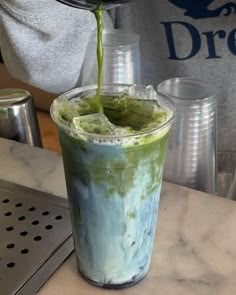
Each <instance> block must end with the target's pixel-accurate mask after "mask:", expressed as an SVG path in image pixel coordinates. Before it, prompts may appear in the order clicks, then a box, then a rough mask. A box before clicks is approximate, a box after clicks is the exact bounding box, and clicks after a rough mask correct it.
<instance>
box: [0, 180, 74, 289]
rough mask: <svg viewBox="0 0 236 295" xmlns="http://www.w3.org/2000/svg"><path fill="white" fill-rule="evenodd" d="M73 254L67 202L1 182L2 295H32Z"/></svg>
mask: <svg viewBox="0 0 236 295" xmlns="http://www.w3.org/2000/svg"><path fill="white" fill-rule="evenodd" d="M72 251H73V240H72V234H71V224H70V216H69V210H68V203H67V200H65V199H62V198H59V197H55V196H52V195H49V194H46V193H42V192H39V191H36V190H32V189H29V188H25V187H22V186H20V185H16V184H13V183H10V182H6V181H2V180H0V294H1V295H12V294H17V295H32V294H34V293H35V292H37V291H38V289H39V288H40V287H41V286H42V284H43V283H44V282H45V281H46V280H47V279H48V278H49V276H50V275H51V274H52V273H53V272H54V271H55V270H56V269H57V267H58V266H59V265H60V264H61V263H62V262H63V261H64V260H65V258H66V257H67V256H68V255H69V254H70V253H71V252H72Z"/></svg>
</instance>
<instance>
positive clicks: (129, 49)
mask: <svg viewBox="0 0 236 295" xmlns="http://www.w3.org/2000/svg"><path fill="white" fill-rule="evenodd" d="M96 47H97V34H96V32H94V33H92V35H91V38H90V40H89V43H88V46H87V50H86V54H85V58H84V62H83V65H82V69H81V74H80V78H79V83H78V84H79V85H80V86H86V85H93V84H96V83H97V75H98V66H97V55H96ZM103 51H104V57H103V72H102V83H103V84H117V83H119V84H123V83H126V84H140V82H141V57H140V38H139V36H138V35H137V34H135V33H132V32H129V31H126V30H115V29H111V30H104V31H103Z"/></svg>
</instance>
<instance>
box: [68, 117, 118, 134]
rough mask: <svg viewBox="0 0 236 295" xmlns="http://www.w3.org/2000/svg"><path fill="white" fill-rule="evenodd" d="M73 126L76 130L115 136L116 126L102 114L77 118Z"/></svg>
mask: <svg viewBox="0 0 236 295" xmlns="http://www.w3.org/2000/svg"><path fill="white" fill-rule="evenodd" d="M73 124H74V127H75V129H76V130H79V131H82V132H87V133H93V134H104V135H108V134H110V135H115V126H114V125H113V124H112V123H111V122H110V121H109V120H108V119H107V117H106V116H105V115H104V114H102V113H96V114H91V115H86V116H81V117H75V118H74V119H73Z"/></svg>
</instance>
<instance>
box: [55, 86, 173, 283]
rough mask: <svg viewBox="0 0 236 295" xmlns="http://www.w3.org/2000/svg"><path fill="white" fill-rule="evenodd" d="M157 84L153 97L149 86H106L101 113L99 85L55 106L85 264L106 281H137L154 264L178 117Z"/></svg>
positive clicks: (93, 276)
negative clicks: (167, 158)
mask: <svg viewBox="0 0 236 295" xmlns="http://www.w3.org/2000/svg"><path fill="white" fill-rule="evenodd" d="M153 91H154V90H153V89H151V92H152V95H151V97H149V93H150V88H147V89H145V88H144V87H141V86H137V87H129V86H126V85H119V86H114V85H113V86H106V87H105V86H104V87H102V96H101V98H100V100H101V103H102V105H103V109H104V114H102V113H94V110H95V109H96V106H95V104H96V101H97V100H96V95H95V94H96V87H95V86H94V87H84V88H80V89H79V88H78V89H75V90H73V91H71V92H68V93H66V94H64V95H62V96H61V97H59V98H58V99H56V100H55V101H54V103H53V105H52V108H51V114H52V118H53V119H54V121H55V122H56V124H57V126H58V130H59V137H60V143H61V148H62V153H63V161H64V169H65V177H66V183H67V191H68V198H69V205H70V212H71V220H72V228H73V237H74V244H75V251H76V256H77V260H78V268H79V271H80V272H81V274H82V275H83V276H84V277H85V278H86V279H87V280H89V281H90V282H92V283H94V284H96V285H98V286H101V287H106V288H121V287H126V286H130V285H133V284H135V283H137V282H138V281H140V280H141V279H143V278H144V277H145V276H146V274H147V272H148V269H149V265H150V261H151V254H152V248H153V242H154V236H155V228H156V220H157V214H158V205H159V198H160V190H161V183H162V173H163V165H164V159H165V153H166V146H167V139H168V133H169V130H170V127H171V123H172V121H173V117H174V110H173V107H172V105H171V103H169V102H168V101H166V100H165V99H162V98H161V97H158V96H157V94H156V93H155V92H153ZM136 93H137V94H136ZM153 94H154V95H153ZM144 98H145V99H144ZM149 98H151V99H150V100H149Z"/></svg>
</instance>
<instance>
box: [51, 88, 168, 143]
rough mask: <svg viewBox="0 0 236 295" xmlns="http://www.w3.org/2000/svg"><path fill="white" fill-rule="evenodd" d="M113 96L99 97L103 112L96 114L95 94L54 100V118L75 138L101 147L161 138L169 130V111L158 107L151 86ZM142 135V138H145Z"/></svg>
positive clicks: (154, 92) (155, 94)
mask: <svg viewBox="0 0 236 295" xmlns="http://www.w3.org/2000/svg"><path fill="white" fill-rule="evenodd" d="M140 89H141V88H139V89H136V86H131V87H130V88H129V89H128V91H126V92H124V93H120V94H116V95H102V96H101V97H100V101H101V103H102V105H103V110H104V113H97V109H96V103H97V99H96V95H92V96H87V97H74V98H73V99H72V100H68V99H67V98H66V97H65V99H63V98H62V99H61V100H58V101H57V102H56V105H55V106H54V116H55V117H56V118H57V119H58V120H59V122H60V125H62V126H64V127H66V128H65V129H66V130H67V132H68V133H69V134H70V135H71V136H73V137H77V138H81V139H84V140H86V141H92V142H94V143H97V144H105V145H134V144H140V143H145V142H150V141H152V140H156V139H157V138H161V137H163V136H164V135H166V133H167V132H168V131H169V129H170V126H169V124H168V125H167V126H166V123H167V122H168V121H169V120H170V119H171V117H172V115H173V112H172V110H170V109H169V108H167V107H165V106H160V105H159V101H158V95H157V93H156V91H155V90H154V89H153V87H152V86H147V87H146V88H142V90H140ZM145 134H146V135H145Z"/></svg>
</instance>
